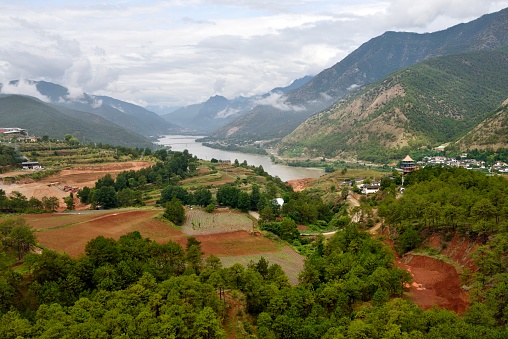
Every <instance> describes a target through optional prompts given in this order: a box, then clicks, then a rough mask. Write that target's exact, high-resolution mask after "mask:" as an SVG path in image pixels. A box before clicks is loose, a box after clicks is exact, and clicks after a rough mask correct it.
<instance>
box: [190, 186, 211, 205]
mask: <svg viewBox="0 0 508 339" xmlns="http://www.w3.org/2000/svg"><path fill="white" fill-rule="evenodd" d="M194 203H195V204H196V205H199V206H202V207H205V206H207V205H209V204H211V203H212V192H210V191H209V190H207V189H206V188H198V189H197V190H196V191H195V192H194Z"/></svg>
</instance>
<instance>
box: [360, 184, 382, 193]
mask: <svg viewBox="0 0 508 339" xmlns="http://www.w3.org/2000/svg"><path fill="white" fill-rule="evenodd" d="M378 191H379V184H374V185H363V187H362V193H363V194H374V193H377V192H378Z"/></svg>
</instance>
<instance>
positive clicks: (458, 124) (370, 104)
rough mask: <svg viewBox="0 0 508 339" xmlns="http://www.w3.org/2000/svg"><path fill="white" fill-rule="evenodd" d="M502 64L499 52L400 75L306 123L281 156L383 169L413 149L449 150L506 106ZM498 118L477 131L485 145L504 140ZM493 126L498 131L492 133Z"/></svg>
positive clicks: (436, 61) (507, 79) (507, 83)
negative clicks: (343, 160) (363, 163)
mask: <svg viewBox="0 0 508 339" xmlns="http://www.w3.org/2000/svg"><path fill="white" fill-rule="evenodd" d="M507 64H508V47H503V48H501V49H497V50H492V51H490V50H489V51H480V52H468V53H463V54H454V55H448V56H443V57H437V58H432V59H429V60H426V61H424V62H421V63H418V64H416V65H414V66H411V67H408V68H405V69H403V70H400V71H398V72H395V73H393V74H391V75H389V76H388V77H386V78H385V79H383V80H382V81H380V82H377V83H375V84H372V85H369V86H366V87H365V88H363V89H361V90H358V91H356V92H355V93H351V94H349V95H348V96H346V97H344V98H343V99H342V100H340V101H338V102H337V103H336V104H334V105H332V106H331V107H330V108H328V109H326V110H324V111H322V112H320V113H318V114H316V115H314V116H312V117H311V118H309V119H308V120H307V121H306V122H305V123H303V124H302V125H300V126H299V127H298V128H297V129H295V130H294V131H293V132H292V133H291V134H289V135H288V136H286V137H285V138H284V139H283V140H282V142H281V143H280V144H279V145H278V147H279V150H280V153H282V154H284V155H287V156H302V154H305V156H309V157H317V156H324V157H337V156H339V157H351V158H358V159H362V160H368V161H375V162H383V161H386V160H388V159H396V158H401V156H402V157H403V156H404V154H405V153H407V152H408V151H409V150H410V149H415V148H417V147H421V146H428V147H432V146H433V145H436V144H438V143H448V142H454V141H456V140H457V139H458V138H460V137H461V136H462V135H463V134H464V133H465V132H466V131H468V130H469V129H471V128H474V127H475V126H477V125H478V124H479V123H481V122H482V121H484V119H486V118H487V117H489V116H490V115H491V114H492V112H493V111H494V110H495V109H496V108H497V107H499V106H500V105H501V104H502V102H503V101H504V100H506V95H507V93H508V68H507V67H499V65H507ZM503 112H506V110H504V109H501V110H500V111H499V117H498V118H497V119H495V121H491V122H483V123H482V124H490V128H483V129H482V130H481V132H480V131H477V133H478V132H480V133H482V134H483V136H484V138H485V139H483V140H489V139H490V140H491V141H494V140H493V139H492V138H491V137H492V136H494V135H495V134H496V133H501V134H503V133H504V134H505V135H506V134H507V132H506V128H505V129H504V130H503V128H502V127H503V126H504V125H505V119H504V117H505V116H503V115H502V114H503ZM489 121H490V120H489ZM493 126H498V127H499V128H498V129H497V132H496V129H494V127H493ZM489 136H490V137H489ZM467 140H469V145H467ZM475 140H477V138H476V137H474V136H471V137H468V138H465V139H464V141H463V143H464V145H465V146H467V147H470V146H472V145H473V142H472V141H475ZM497 142H498V141H496V143H497ZM500 143H502V140H500Z"/></svg>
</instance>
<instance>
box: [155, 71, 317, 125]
mask: <svg viewBox="0 0 508 339" xmlns="http://www.w3.org/2000/svg"><path fill="white" fill-rule="evenodd" d="M311 80H312V76H310V75H307V76H305V77H303V78H300V79H296V80H294V81H293V82H292V83H291V84H290V85H288V86H286V87H275V88H274V89H272V90H271V91H269V92H268V93H265V94H261V95H255V96H252V97H238V98H235V99H232V100H229V99H227V98H225V97H223V96H220V95H215V96H212V97H210V98H209V99H208V100H207V101H205V102H203V103H200V104H194V105H189V106H187V107H182V108H179V109H177V110H174V111H172V112H170V113H168V114H163V115H161V116H162V117H163V118H164V119H166V120H167V121H170V122H172V123H175V124H177V125H179V126H181V127H183V128H185V129H187V130H188V131H193V132H196V133H205V134H207V133H211V132H213V131H215V130H217V129H219V128H221V127H223V126H225V125H227V124H229V123H231V122H233V121H235V120H237V119H238V118H240V117H241V116H243V115H244V114H246V113H247V112H249V111H250V110H252V109H253V108H254V107H256V105H257V103H259V102H263V101H267V100H270V99H269V98H270V97H271V96H276V97H278V96H281V95H283V94H285V93H287V92H289V91H291V90H294V89H297V88H300V87H301V86H303V85H305V84H306V83H308V82H309V81H311Z"/></svg>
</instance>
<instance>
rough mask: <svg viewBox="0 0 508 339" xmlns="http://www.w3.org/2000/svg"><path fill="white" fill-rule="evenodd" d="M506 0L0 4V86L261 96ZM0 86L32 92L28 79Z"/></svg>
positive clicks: (178, 97) (153, 96)
mask: <svg viewBox="0 0 508 339" xmlns="http://www.w3.org/2000/svg"><path fill="white" fill-rule="evenodd" d="M506 7H508V0H446V1H443V0H423V1H421V0H420V1H417V2H415V1H414V0H384V1H379V0H330V1H329V0H277V1H269V0H234V1H233V0H166V1H157V0H142V1H141V0H123V1H107V0H104V1H95V0H86V1H84V0H45V1H40V0H17V1H8V0H0V32H2V33H1V34H0V83H3V84H6V83H8V81H10V80H13V79H22V80H28V79H30V80H45V81H50V82H54V83H57V84H61V85H63V86H65V87H67V88H69V92H70V97H71V98H79V97H80V96H82V94H83V93H89V94H96V95H107V96H111V97H114V98H116V99H120V100H124V101H128V102H131V103H134V104H138V105H141V106H147V105H154V106H155V105H157V106H186V105H189V104H194V103H199V102H203V101H206V100H207V99H208V98H209V97H210V96H213V95H223V96H225V97H227V98H228V99H233V98H234V97H237V96H252V95H255V94H260V93H265V92H267V91H269V90H270V89H272V88H274V87H279V86H287V85H289V84H290V83H291V82H292V81H293V80H295V79H298V78H301V77H303V76H305V75H315V74H318V73H319V72H321V71H322V70H324V69H326V68H328V67H331V66H333V65H334V64H336V63H337V62H339V61H340V60H342V59H343V58H344V57H346V56H347V55H348V54H349V53H351V52H352V51H353V50H355V49H356V48H358V47H359V46H360V45H361V44H362V43H364V42H366V41H368V40H369V39H371V38H373V37H376V36H378V35H381V34H382V33H384V32H385V31H411V32H418V33H424V32H434V31H437V30H442V29H446V28H448V27H450V26H453V25H456V24H458V23H461V22H468V21H471V20H473V19H476V18H478V17H480V16H481V15H483V14H487V13H492V12H496V11H498V10H501V9H503V8H506ZM2 91H3V92H4V93H7V92H10V93H21V94H32V95H36V93H34V91H35V90H34V88H33V87H31V86H30V85H28V84H25V85H20V86H19V87H18V88H14V87H13V86H4V87H3V89H2Z"/></svg>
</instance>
